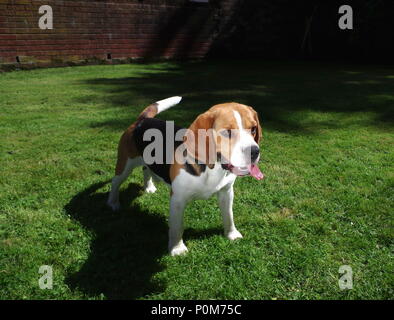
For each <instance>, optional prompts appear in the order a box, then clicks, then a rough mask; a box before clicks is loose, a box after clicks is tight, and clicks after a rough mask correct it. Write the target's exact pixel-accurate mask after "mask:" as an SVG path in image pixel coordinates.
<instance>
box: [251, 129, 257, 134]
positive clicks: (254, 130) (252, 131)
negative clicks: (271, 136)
mask: <svg viewBox="0 0 394 320" xmlns="http://www.w3.org/2000/svg"><path fill="white" fill-rule="evenodd" d="M250 132H251V133H252V134H253V135H255V134H256V132H257V127H252V129H250Z"/></svg>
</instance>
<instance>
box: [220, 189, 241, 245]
mask: <svg viewBox="0 0 394 320" xmlns="http://www.w3.org/2000/svg"><path fill="white" fill-rule="evenodd" d="M217 195H218V200H219V207H220V211H221V213H222V218H223V226H224V234H225V236H226V237H227V238H228V239H230V240H235V239H238V238H242V234H241V233H240V232H239V231H238V230H237V228H236V227H235V225H234V218H233V199H234V190H233V185H232V184H231V186H227V187H224V188H223V189H222V190H220V191H219V192H218V194H217Z"/></svg>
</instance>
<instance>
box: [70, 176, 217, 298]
mask: <svg viewBox="0 0 394 320" xmlns="http://www.w3.org/2000/svg"><path fill="white" fill-rule="evenodd" d="M107 183H108V181H105V182H101V183H96V184H94V185H92V186H90V187H89V188H87V189H86V190H84V191H82V192H80V193H78V194H77V195H76V196H75V197H73V198H72V200H71V201H70V202H69V203H68V204H67V205H66V206H65V210H66V212H67V214H69V215H70V216H71V217H72V218H73V219H75V220H77V221H78V222H79V223H80V224H81V225H82V226H83V227H84V228H85V229H87V231H88V232H91V234H92V238H93V240H92V242H91V244H90V252H89V257H88V259H87V260H86V261H85V262H84V264H83V266H82V267H81V268H80V269H79V271H77V272H76V273H73V274H71V275H70V276H68V277H67V279H66V283H67V284H68V286H69V287H70V288H71V289H75V290H78V291H80V292H82V293H84V294H86V295H88V296H94V297H100V296H102V297H104V298H106V299H138V298H141V297H144V296H147V295H149V294H154V293H160V292H163V291H164V289H165V283H160V282H158V281H157V280H154V279H152V278H153V276H154V275H155V274H156V273H157V272H160V271H161V270H163V268H164V267H163V266H162V265H161V264H160V258H161V257H162V256H163V255H165V254H167V241H168V235H167V234H168V225H167V222H166V219H165V216H163V215H160V214H159V213H157V212H156V213H155V212H148V211H146V210H143V209H141V207H140V206H139V205H138V204H135V201H133V200H134V199H135V198H136V197H138V196H139V195H141V194H142V193H143V190H142V187H141V186H139V185H138V184H135V183H130V184H129V185H128V187H127V188H126V189H125V190H123V191H121V192H120V201H121V206H122V208H123V209H121V210H120V211H119V212H112V210H110V209H109V208H108V207H107V206H106V200H107V196H108V193H107V192H98V190H99V189H101V188H102V187H104V186H105V185H106V184H107ZM220 233H221V229H219V228H214V229H209V230H194V229H188V230H186V232H185V237H186V239H190V238H203V237H210V236H212V235H216V234H220Z"/></svg>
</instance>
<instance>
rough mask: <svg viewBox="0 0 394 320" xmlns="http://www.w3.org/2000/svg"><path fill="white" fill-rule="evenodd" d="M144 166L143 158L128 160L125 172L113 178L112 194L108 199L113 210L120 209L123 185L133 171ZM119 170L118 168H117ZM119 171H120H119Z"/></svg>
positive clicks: (124, 168)
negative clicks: (120, 189) (120, 191)
mask: <svg viewBox="0 0 394 320" xmlns="http://www.w3.org/2000/svg"><path fill="white" fill-rule="evenodd" d="M140 165H142V159H141V157H136V158H132V159H131V158H128V159H127V161H126V163H125V165H124V167H123V170H122V171H121V172H120V173H119V174H117V175H116V176H115V177H113V178H112V187H111V192H110V194H109V197H108V201H107V205H108V206H110V207H111V208H112V210H114V211H117V210H119V208H120V203H119V188H120V186H121V185H122V183H123V182H124V181H125V180H126V179H127V177H128V176H129V174H130V173H131V171H132V170H133V169H134V168H135V167H138V166H140ZM117 169H118V168H117ZM118 171H119V170H118Z"/></svg>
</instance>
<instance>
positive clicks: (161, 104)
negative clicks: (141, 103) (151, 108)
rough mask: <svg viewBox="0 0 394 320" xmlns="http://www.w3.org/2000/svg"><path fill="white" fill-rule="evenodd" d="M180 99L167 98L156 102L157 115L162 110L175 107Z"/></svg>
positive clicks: (176, 97)
mask: <svg viewBox="0 0 394 320" xmlns="http://www.w3.org/2000/svg"><path fill="white" fill-rule="evenodd" d="M181 100H182V97H178V96H175V97H171V98H167V99H164V100H160V101H156V103H157V113H160V112H162V111H164V110H167V109H169V108H171V107H173V106H175V105H177V104H178V103H179V102H181Z"/></svg>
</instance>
